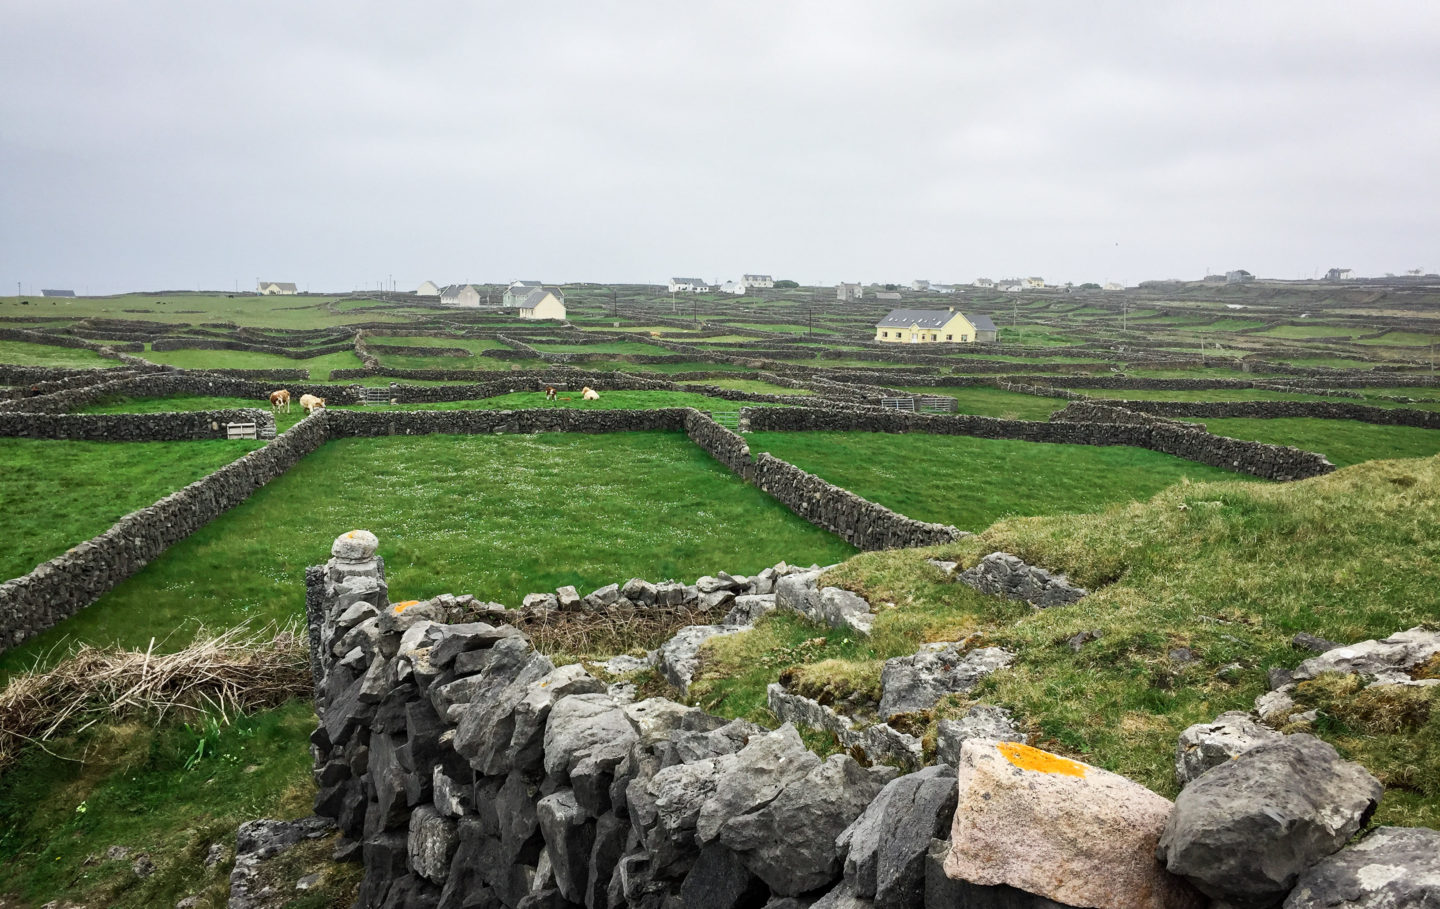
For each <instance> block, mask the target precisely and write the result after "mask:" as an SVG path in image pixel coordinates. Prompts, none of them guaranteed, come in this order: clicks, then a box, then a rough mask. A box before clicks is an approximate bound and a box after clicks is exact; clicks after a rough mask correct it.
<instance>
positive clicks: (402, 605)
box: [395, 600, 420, 615]
mask: <svg viewBox="0 0 1440 909" xmlns="http://www.w3.org/2000/svg"><path fill="white" fill-rule="evenodd" d="M418 602H420V601H419V600H406V601H404V602H403V603H396V604H395V614H396V615H399V614H400V613H402V612H404V611H405V610H406V609H409V608H410V607H411V606H414V605H415V604H416V603H418Z"/></svg>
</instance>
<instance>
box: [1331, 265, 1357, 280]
mask: <svg viewBox="0 0 1440 909" xmlns="http://www.w3.org/2000/svg"><path fill="white" fill-rule="evenodd" d="M1354 274H1355V273H1354V272H1353V271H1352V270H1350V269H1348V268H1332V269H1330V270H1329V271H1327V272H1325V280H1326V281H1349V280H1350V278H1351V276H1352V275H1354Z"/></svg>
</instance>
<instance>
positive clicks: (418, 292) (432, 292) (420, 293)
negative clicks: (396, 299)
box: [415, 281, 440, 297]
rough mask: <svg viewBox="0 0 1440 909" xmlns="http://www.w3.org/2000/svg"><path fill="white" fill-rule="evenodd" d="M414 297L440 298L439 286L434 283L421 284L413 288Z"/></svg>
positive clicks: (425, 282)
mask: <svg viewBox="0 0 1440 909" xmlns="http://www.w3.org/2000/svg"><path fill="white" fill-rule="evenodd" d="M415 296H417V297H438V296H440V285H439V284H436V283H435V282H434V281H424V282H421V284H420V286H419V287H417V288H415Z"/></svg>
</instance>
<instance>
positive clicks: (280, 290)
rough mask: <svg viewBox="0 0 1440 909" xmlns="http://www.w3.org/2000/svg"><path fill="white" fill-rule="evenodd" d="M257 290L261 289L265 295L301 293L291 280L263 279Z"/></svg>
mask: <svg viewBox="0 0 1440 909" xmlns="http://www.w3.org/2000/svg"><path fill="white" fill-rule="evenodd" d="M257 290H259V291H260V293H261V295H263V296H275V295H277V294H278V295H280V296H289V295H290V294H294V293H299V291H297V290H296V289H295V285H294V284H293V283H291V282H289V281H261V282H260V286H259V287H258V288H257Z"/></svg>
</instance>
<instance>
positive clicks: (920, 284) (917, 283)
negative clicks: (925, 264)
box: [910, 278, 930, 290]
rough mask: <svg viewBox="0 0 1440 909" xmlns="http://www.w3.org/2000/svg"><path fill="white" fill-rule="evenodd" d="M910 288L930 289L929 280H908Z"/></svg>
mask: <svg viewBox="0 0 1440 909" xmlns="http://www.w3.org/2000/svg"><path fill="white" fill-rule="evenodd" d="M910 289H911V290H929V289H930V282H929V281H926V280H925V279H924V278H916V279H915V280H914V281H911V282H910Z"/></svg>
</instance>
